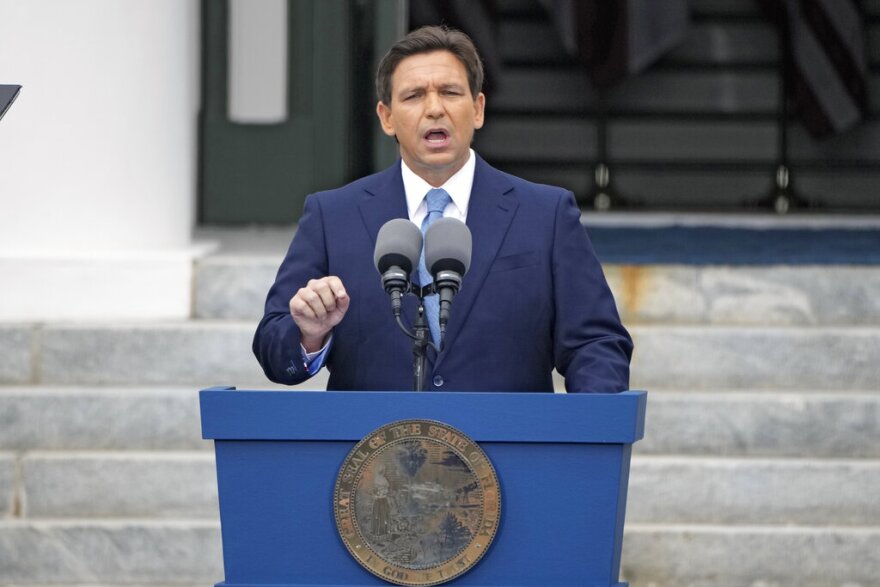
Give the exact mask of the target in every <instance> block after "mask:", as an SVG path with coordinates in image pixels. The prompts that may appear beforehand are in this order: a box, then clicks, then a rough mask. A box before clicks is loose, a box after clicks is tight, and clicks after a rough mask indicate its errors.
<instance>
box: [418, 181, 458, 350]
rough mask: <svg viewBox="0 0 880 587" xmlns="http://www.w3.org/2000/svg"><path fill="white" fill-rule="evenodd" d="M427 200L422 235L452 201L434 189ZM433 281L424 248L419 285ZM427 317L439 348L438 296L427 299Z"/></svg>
mask: <svg viewBox="0 0 880 587" xmlns="http://www.w3.org/2000/svg"><path fill="white" fill-rule="evenodd" d="M425 200H427V202H428V215H427V216H425V219H424V220H422V235H424V234H425V233H426V232H427V231H428V227H429V226H431V225H432V224H434V222H435V221H437V220H439V219H440V218H443V210H445V209H446V206H447V205H448V204H449V202H451V201H452V198H450V197H449V194H447V193H446V190H444V189H440V188H434V189H432V190H430V191H429V192H428V194H427V195H426V196H425ZM432 281H433V278H432V277H431V274H430V273H428V268H427V267H425V248H424V247H422V256H421V258H420V259H419V283H421V285H422V287H424V286H426V285H428V284H429V283H431V282H432ZM425 316H426V317H427V319H428V327H429V328H430V329H431V338H432V339H434V344H436V345H437V346H438V348H439V346H440V300H439V298H438V296H437V294H431V295H429V296H426V297H425Z"/></svg>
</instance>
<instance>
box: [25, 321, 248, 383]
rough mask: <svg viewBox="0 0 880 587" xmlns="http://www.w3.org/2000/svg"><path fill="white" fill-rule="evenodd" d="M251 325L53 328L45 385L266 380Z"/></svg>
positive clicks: (46, 346)
mask: <svg viewBox="0 0 880 587" xmlns="http://www.w3.org/2000/svg"><path fill="white" fill-rule="evenodd" d="M254 328H255V324H254V323H251V322H165V323H157V324H153V323H151V324H127V325H121V324H117V325H107V326H98V325H52V326H47V327H46V328H45V331H44V333H43V348H42V363H41V379H40V381H41V382H42V383H64V384H78V383H117V384H130V385H139V384H155V383H171V384H179V383H192V384H194V385H198V386H200V387H208V386H211V385H237V384H240V383H242V382H253V381H264V380H265V376H264V375H263V372H262V370H261V369H260V367H259V366H258V364H257V362H256V360H255V359H254V357H253V353H252V352H251V342H252V340H253V334H254Z"/></svg>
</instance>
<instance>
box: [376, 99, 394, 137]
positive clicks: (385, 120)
mask: <svg viewBox="0 0 880 587" xmlns="http://www.w3.org/2000/svg"><path fill="white" fill-rule="evenodd" d="M376 116H378V117H379V124H381V125H382V132H384V133H385V134H386V135H388V136H389V137H393V136H394V135H395V134H396V133H395V132H394V122H393V121H392V120H391V107H390V106H386V105H385V102H383V101H382V100H379V103H378V104H376Z"/></svg>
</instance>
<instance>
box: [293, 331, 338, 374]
mask: <svg viewBox="0 0 880 587" xmlns="http://www.w3.org/2000/svg"><path fill="white" fill-rule="evenodd" d="M332 344H333V335H332V334H331V335H330V336H329V337H328V338H327V342H325V343H324V346H323V347H322V348H321V350H318V351H315V352H313V353H308V352H306V349H305V347H304V346H303V345H302V344H300V345H299V348H300V349H301V350H302V354H303V358H304V359H305V363H306V364H305V368H306V371H308V372H309V375H314V374H315V373H317V372H318V371H320V370H321V367H323V366H324V363H326V362H327V352H328V351H329V350H330V347H331V346H332Z"/></svg>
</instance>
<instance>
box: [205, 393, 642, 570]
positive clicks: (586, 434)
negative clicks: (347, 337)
mask: <svg viewBox="0 0 880 587" xmlns="http://www.w3.org/2000/svg"><path fill="white" fill-rule="evenodd" d="M646 400H647V394H646V393H645V392H641V391H628V392H624V393H620V394H572V395H566V394H550V393H534V394H532V393H437V392H423V393H412V392H381V393H377V392H357V393H353V392H346V393H338V392H323V391H314V392H311V391H307V392H301V391H248V390H236V389H235V388H232V387H217V388H211V389H205V390H202V391H201V392H200V401H201V417H202V436H203V437H204V438H206V439H213V440H214V441H215V449H216V457H217V482H218V488H219V498H220V520H221V532H222V539H223V562H224V568H225V574H226V577H225V581H224V582H222V583H218V586H224V587H257V586H262V585H265V586H269V585H272V586H276V587H306V586H308V587H317V586H327V587H329V586H338V587H341V586H358V587H363V586H367V585H387V584H388V583H385V582H384V581H383V580H381V579H379V578H378V577H375V576H374V575H372V574H370V573H369V572H368V571H366V570H365V569H363V568H362V567H361V566H360V565H359V564H358V563H357V562H356V561H355V560H354V558H352V556H351V555H350V554H349V553H348V551H347V550H346V548H345V546H344V545H343V542H342V539H341V538H340V536H339V534H338V533H337V529H336V523H335V519H334V514H333V489H334V484H335V482H336V477H337V474H338V472H339V467H340V466H341V464H342V462H343V461H344V460H345V458H346V456H347V455H348V453H349V451H350V450H351V449H352V447H354V445H355V444H356V443H357V442H358V441H360V440H361V439H362V438H364V437H365V436H366V435H368V434H369V433H370V432H372V431H373V430H375V429H377V428H379V427H381V426H384V425H385V424H388V423H391V422H394V421H397V420H407V419H428V420H437V421H440V422H443V423H446V424H448V425H450V426H453V427H455V428H457V429H458V430H460V431H462V432H463V433H464V434H466V435H468V436H470V438H471V439H473V440H474V441H475V442H477V443H478V444H479V445H480V447H481V448H482V449H483V451H485V453H486V455H487V456H488V457H489V459H490V460H491V461H492V463H493V465H494V467H495V471H496V472H497V475H498V481H499V483H500V486H501V522H500V526H499V528H498V533H497V535H496V536H495V539H494V542H493V543H492V545H491V547H490V549H489V551H488V552H487V553H486V555H485V556H484V557H483V558H482V559H481V560H480V561H479V563H478V564H477V565H476V566H475V567H474V568H473V569H471V570H470V571H469V572H467V573H465V574H464V575H461V576H460V577H458V578H457V579H455V580H453V581H452V582H450V583H448V584H449V585H468V586H474V587H477V586H479V587H493V586H505V587H519V586H522V587H525V586H535V587H537V586H540V587H556V586H558V587H575V586H576V587H612V586H613V587H623V586H624V585H625V583H621V582H620V581H619V572H620V553H621V547H622V542H623V523H624V515H625V510H626V493H627V483H628V479H629V466H630V451H631V445H632V443H633V442H635V441H637V440H639V439H640V438H642V436H643V434H644V422H645V406H646Z"/></svg>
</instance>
